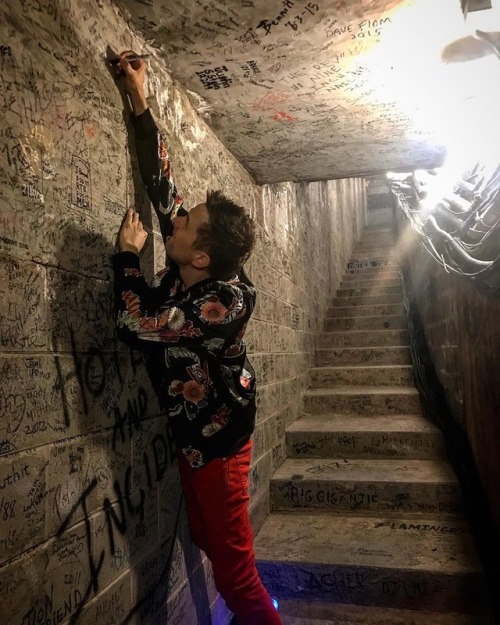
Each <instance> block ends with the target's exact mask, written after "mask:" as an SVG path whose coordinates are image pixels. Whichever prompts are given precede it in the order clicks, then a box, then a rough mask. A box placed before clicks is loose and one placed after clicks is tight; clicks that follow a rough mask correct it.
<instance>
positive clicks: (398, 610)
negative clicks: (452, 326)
mask: <svg viewBox="0 0 500 625" xmlns="http://www.w3.org/2000/svg"><path fill="white" fill-rule="evenodd" d="M392 252H393V238H392V232H391V230H388V229H381V228H379V229H371V228H367V229H366V230H365V233H364V236H363V238H362V240H361V242H360V243H358V245H357V247H356V248H355V250H354V258H353V259H352V261H351V263H349V264H348V269H347V272H346V274H345V276H344V278H343V282H342V283H341V285H340V289H339V290H338V291H337V297H336V298H334V300H333V307H332V308H331V310H330V311H329V314H328V318H327V319H326V320H325V326H324V328H325V331H324V333H323V334H321V336H320V337H319V340H318V344H317V345H318V349H317V350H316V364H317V366H316V367H314V368H313V369H311V373H310V375H311V378H310V387H309V389H308V390H307V391H306V392H305V393H304V397H303V415H302V418H300V419H299V420H297V421H296V422H295V423H293V424H292V425H291V426H290V427H289V428H288V430H287V432H286V441H287V459H286V461H285V462H284V463H283V464H282V465H281V466H280V467H279V468H278V470H277V471H276V472H275V474H274V476H273V478H272V480H271V507H272V512H271V514H270V515H269V517H268V518H267V519H266V521H265V522H264V524H263V526H262V528H261V530H260V532H259V534H258V536H257V537H256V539H255V553H256V557H257V561H258V568H259V571H260V574H261V577H262V580H263V582H264V584H265V585H266V586H267V588H268V590H269V592H270V593H271V595H274V596H275V597H277V598H278V599H279V601H280V613H281V615H282V619H283V623H284V625H382V624H383V625H403V624H404V625H424V624H425V625H485V624H486V623H490V622H491V621H490V620H489V617H488V616H486V615H485V614H484V611H485V608H484V606H485V605H487V603H488V602H487V598H486V591H485V588H486V585H485V582H484V579H483V576H482V571H481V567H480V564H479V561H478V559H477V555H476V553H475V550H474V546H473V541H472V536H471V534H470V532H469V528H468V526H467V523H466V521H465V519H464V518H463V517H462V516H461V498H460V489H459V484H458V482H457V479H456V477H455V475H454V473H453V471H452V469H451V467H450V465H449V464H448V462H447V461H446V457H445V454H444V443H443V438H442V434H441V432H440V431H439V430H438V429H437V428H435V427H434V426H433V425H432V424H430V423H429V422H428V421H426V420H425V418H424V417H423V416H422V412H421V407H420V402H419V396H418V392H417V390H416V388H415V387H414V385H413V378H412V368H411V364H410V352H409V346H408V345H409V339H408V333H407V329H406V317H405V313H404V308H403V304H402V293H401V285H400V280H399V273H398V268H397V263H396V262H395V260H394V259H393V257H392V256H391V254H392ZM486 611H487V610H486Z"/></svg>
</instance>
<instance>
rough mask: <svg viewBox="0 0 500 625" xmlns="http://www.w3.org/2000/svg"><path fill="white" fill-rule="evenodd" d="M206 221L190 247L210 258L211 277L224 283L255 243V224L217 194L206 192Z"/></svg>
mask: <svg viewBox="0 0 500 625" xmlns="http://www.w3.org/2000/svg"><path fill="white" fill-rule="evenodd" d="M206 207H207V212H208V222H207V223H205V224H202V225H201V226H199V228H198V236H197V238H196V241H195V242H194V244H193V246H194V247H195V248H197V249H201V250H203V251H205V252H206V253H207V254H208V255H209V256H210V267H209V272H210V275H211V276H212V278H215V279H217V280H227V279H228V278H231V277H232V276H234V274H235V273H237V272H238V271H239V270H240V268H241V267H243V265H244V264H245V263H246V262H247V260H248V259H249V257H250V254H251V253H252V249H253V247H254V244H255V224H254V221H253V219H252V218H251V217H250V216H249V215H247V213H246V212H245V209H244V208H242V207H241V206H238V205H237V204H235V203H234V202H233V201H232V200H230V199H228V198H227V197H226V196H225V195H224V194H223V193H222V192H221V191H208V193H207V201H206Z"/></svg>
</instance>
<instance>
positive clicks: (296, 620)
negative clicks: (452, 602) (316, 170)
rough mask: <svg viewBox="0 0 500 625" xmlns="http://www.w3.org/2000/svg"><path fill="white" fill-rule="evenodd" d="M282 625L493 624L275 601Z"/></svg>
mask: <svg viewBox="0 0 500 625" xmlns="http://www.w3.org/2000/svg"><path fill="white" fill-rule="evenodd" d="M279 600H280V601H279V603H280V608H279V610H280V616H281V620H282V621H283V625H493V622H492V621H491V622H490V621H487V622H485V620H484V618H483V617H480V616H472V615H470V614H467V615H464V614H442V613H441V614H440V613H439V612H433V613H432V614H429V613H426V612H420V613H419V612H415V610H398V609H394V608H378V607H375V606H360V605H348V604H339V603H324V602H323V601H322V602H321V603H312V602H310V601H307V602H306V601H300V600H295V601H294V600H289V599H283V598H281V597H280V598H279Z"/></svg>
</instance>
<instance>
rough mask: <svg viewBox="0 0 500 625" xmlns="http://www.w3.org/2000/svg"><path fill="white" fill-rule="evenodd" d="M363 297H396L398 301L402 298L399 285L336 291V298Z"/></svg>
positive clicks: (353, 287)
mask: <svg viewBox="0 0 500 625" xmlns="http://www.w3.org/2000/svg"><path fill="white" fill-rule="evenodd" d="M364 295H398V296H399V297H400V299H401V298H402V297H403V293H402V291H401V285H399V284H398V285H397V286H373V287H361V288H358V287H355V286H352V287H350V288H348V289H337V297H360V296H364Z"/></svg>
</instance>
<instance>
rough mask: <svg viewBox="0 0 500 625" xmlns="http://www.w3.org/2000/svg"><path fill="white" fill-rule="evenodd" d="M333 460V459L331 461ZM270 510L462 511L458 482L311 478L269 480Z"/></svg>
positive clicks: (338, 511) (387, 512)
mask: <svg viewBox="0 0 500 625" xmlns="http://www.w3.org/2000/svg"><path fill="white" fill-rule="evenodd" d="M334 462H335V461H332V463H334ZM271 507H272V510H273V511H284V510H290V509H292V508H301V509H315V510H318V509H320V510H328V511H329V512H332V513H335V514H346V513H358V512H361V511H363V512H367V513H370V515H376V516H378V515H381V516H384V517H386V516H387V515H388V514H389V515H394V514H402V513H403V514H406V513H408V512H412V513H413V512H418V513H426V514H427V513H429V512H433V513H435V512H443V513H447V514H459V513H460V512H461V510H462V505H461V499H460V488H459V486H458V484H450V483H446V482H444V483H436V482H433V483H431V484H422V483H420V484H416V483H414V482H407V483H405V482H400V481H397V482H374V481H373V480H366V481H357V480H356V481H349V480H336V481H334V482H333V481H332V480H322V479H321V477H319V476H318V479H311V476H310V475H308V474H306V475H303V476H302V479H300V480H294V481H292V482H290V481H284V480H278V479H275V478H274V479H271Z"/></svg>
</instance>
